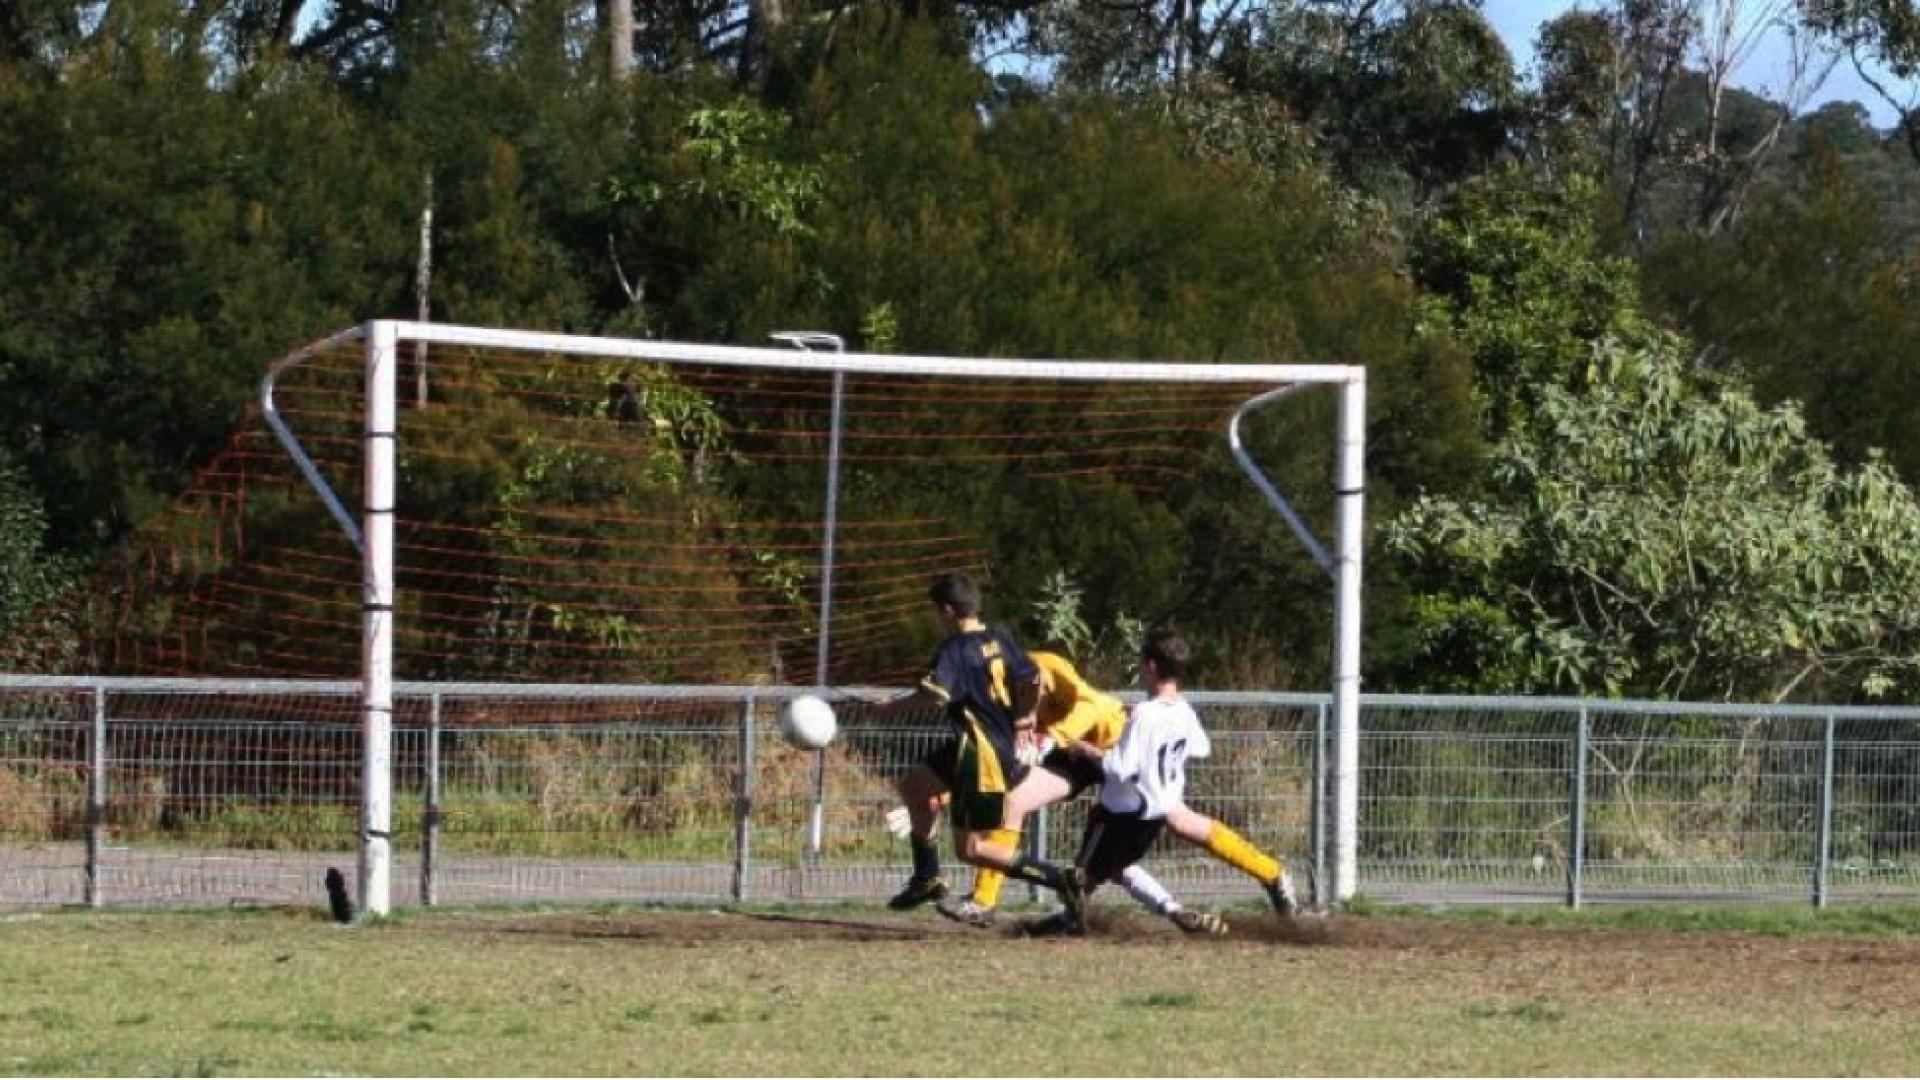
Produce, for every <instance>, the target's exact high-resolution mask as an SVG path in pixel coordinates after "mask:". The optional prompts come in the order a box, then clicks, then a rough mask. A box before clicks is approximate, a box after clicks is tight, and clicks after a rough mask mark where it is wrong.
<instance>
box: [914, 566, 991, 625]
mask: <svg viewBox="0 0 1920 1080" xmlns="http://www.w3.org/2000/svg"><path fill="white" fill-rule="evenodd" d="M927 599H929V600H932V601H933V602H934V603H936V604H939V605H941V606H942V607H946V608H951V609H952V611H953V613H954V614H955V615H958V616H960V617H961V618H965V617H966V616H968V615H978V614H980V586H978V585H975V584H974V583H973V579H972V578H970V577H968V576H967V575H965V574H947V575H945V576H943V577H941V578H940V579H939V580H938V581H935V582H934V583H933V587H932V588H930V589H928V590H927Z"/></svg>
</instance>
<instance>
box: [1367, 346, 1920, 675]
mask: <svg viewBox="0 0 1920 1080" xmlns="http://www.w3.org/2000/svg"><path fill="white" fill-rule="evenodd" d="M1591 362H1592V365H1593V368H1594V379H1593V381H1592V384H1591V385H1590V386H1588V387H1587V388H1586V389H1585V390H1583V391H1582V392H1579V393H1574V392H1572V391H1570V390H1568V389H1566V388H1563V387H1552V388H1549V389H1547V390H1546V391H1545V392H1544V393H1543V394H1542V395H1541V399H1540V403H1539V407H1538V410H1537V412H1536V413H1535V416H1534V418H1533V422H1532V423H1530V424H1529V425H1528V426H1527V427H1526V428H1525V429H1522V430H1518V431H1515V432H1514V433H1512V434H1511V435H1510V436H1509V437H1508V438H1506V439H1505V440H1503V441H1502V442H1501V443H1500V445H1499V446H1498V448H1497V450H1496V452H1495V457H1494V476H1495V480H1496V483H1497V485H1498V487H1497V495H1495V496H1493V497H1489V498H1484V499H1469V500H1458V499H1445V498H1432V499H1427V500H1423V501H1422V502H1420V503H1419V504H1418V505H1416V506H1415V507H1413V508H1412V509H1411V510H1409V511H1408V512H1407V513H1406V514H1405V515H1403V516H1401V517H1400V518H1398V519H1396V520H1394V521H1393V522H1391V523H1389V525H1388V527H1387V543H1388V547H1389V549H1390V550H1392V551H1393V552H1394V553H1395V554H1396V555H1397V556H1399V557H1401V558H1405V559H1409V560H1411V561H1413V562H1415V563H1417V564H1418V565H1419V566H1420V568H1421V572H1422V577H1421V580H1423V581H1425V582H1427V583H1428V584H1429V588H1428V590H1427V591H1426V592H1425V594H1424V595H1423V597H1422V599H1421V602H1420V620H1421V623H1422V626H1423V634H1424V636H1425V640H1426V643H1427V648H1428V657H1429V659H1430V660H1431V661H1433V662H1435V665H1436V666H1435V668H1434V669H1433V670H1434V671H1436V672H1440V673H1444V675H1443V676H1442V678H1443V679H1444V682H1445V685H1446V686H1448V687H1449V688H1461V689H1464V688H1469V687H1470V688H1474V689H1479V690H1486V691H1491V690H1500V691H1505V692H1520V693H1546V692H1565V693H1603V694H1608V695H1614V694H1626V695H1634V696H1650V697H1675V698H1689V697H1693V698H1698V697H1701V696H1712V697H1719V698H1725V699H1728V700H1749V699H1753V698H1765V699H1772V700H1783V699H1786V698H1788V697H1792V696H1795V695H1804V696H1807V697H1810V698H1813V699H1816V700H1833V699H1834V698H1835V697H1840V698H1879V697H1885V696H1888V695H1898V696H1902V697H1906V696H1911V695H1912V694H1913V693H1915V692H1916V690H1920V648H1917V646H1920V504H1917V503H1916V502H1915V501H1914V498H1913V493H1912V491H1911V490H1910V489H1908V488H1907V487H1906V486H1905V485H1904V484H1902V483H1901V482H1900V481H1899V479H1898V478H1897V477H1896V476H1895V475H1894V473H1893V471H1892V470H1891V469H1889V468H1887V466H1886V465H1885V464H1884V463H1883V462H1880V461H1878V460H1874V459H1870V460H1869V461H1867V462H1866V463H1865V464H1863V465H1862V466H1861V467H1859V468H1858V469H1855V470H1852V471H1847V470H1843V469H1841V468H1838V467H1836V466H1835V465H1834V463H1833V461H1832V459H1831V457H1830V456H1829V455H1828V454H1827V452H1826V450H1825V448H1824V447H1823V446H1822V445H1821V444H1820V443H1819V442H1818V441H1816V440H1814V439H1813V438H1812V437H1810V436H1809V435H1808V433H1807V430H1806V425H1805V421H1804V420H1803V419H1802V417H1801V415H1800V413H1799V410H1798V409H1796V408H1794V407H1793V406H1791V405H1782V406H1776V407H1774V408H1772V409H1766V408H1762V407H1761V406H1759V405H1758V404H1757V403H1755V402H1754V400H1753V399H1752V397H1751V396H1750V395H1749V394H1747V393H1746V392H1745V391H1744V390H1742V389H1740V388H1739V387H1738V385H1737V384H1735V383H1732V382H1729V381H1725V380H1721V379H1714V378H1702V377H1700V376H1698V375H1696V374H1695V373H1693V372H1692V371H1691V369H1690V367H1689V365H1688V362H1687V359H1686V357H1685V355H1684V351H1683V349H1682V343H1681V342H1680V341H1678V340H1676V339H1671V338H1668V339H1664V340H1659V341H1655V342H1652V343H1649V344H1643V345H1640V346H1628V345H1624V344H1622V343H1620V342H1615V341H1605V342H1601V343H1599V344H1598V345H1596V346H1595V347H1594V349H1593V351H1592V355H1591Z"/></svg>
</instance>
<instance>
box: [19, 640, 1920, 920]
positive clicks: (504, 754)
mask: <svg viewBox="0 0 1920 1080" xmlns="http://www.w3.org/2000/svg"><path fill="white" fill-rule="evenodd" d="M801 692H803V691H801V690H798V689H794V688H785V687H618V686H605V687H593V686H514V685H462V684H438V685H436V684H403V685H402V686H401V687H399V688H397V693H396V697H395V706H396V712H395V717H394V766H393V767H394V776H393V792H394V821H393V825H394V834H395V844H396V861H395V867H394V901H395V903H396V904H399V905H403V906H404V905H413V904H422V903H428V904H432V903H439V904H489V903H529V902H552V903H570V902H605V901H699V902H715V903H725V902H730V901H740V900H746V901H754V902H820V901H839V900H861V901H871V900H877V899H880V898H883V897H885V896H886V895H888V894H889V893H891V892H892V891H893V890H894V889H895V888H897V887H898V886H899V884H900V882H901V881H902V880H903V879H904V878H905V876H906V873H907V870H908V859H907V852H906V848H905V845H904V844H903V843H901V842H900V841H898V840H897V839H895V838H894V837H893V836H892V835H891V834H890V833H889V832H887V831H886V829H885V827H884V816H885V814H886V811H887V810H888V809H889V808H891V807H892V806H893V805H894V804H895V796H894V794H893V785H894V782H895V780H896V779H897V778H898V777H899V776H900V775H901V774H903V773H904V772H906V771H907V770H908V769H909V768H911V767H912V765H913V764H914V763H915V762H917V761H919V760H920V759H921V758H922V757H924V756H925V755H926V754H927V753H928V752H929V751H931V750H932V749H933V748H934V747H935V746H936V745H938V744H939V743H940V742H941V741H942V740H943V739H944V738H945V737H946V734H947V728H946V726H945V724H944V722H943V721H941V720H940V718H939V717H938V716H937V715H935V714H932V713H929V714H927V715H925V716H919V717H904V718H896V719H894V720H891V721H888V722H886V723H884V724H882V723H878V722H871V721H869V720H868V719H867V718H866V715H865V714H866V709H865V707H864V706H862V705H861V704H859V703H858V702H852V701H848V702H843V703H841V704H840V705H839V706H838V711H839V715H840V721H841V735H840V737H839V738H838V739H836V740H835V741H834V743H833V745H832V746H830V747H829V748H828V749H827V750H826V751H824V752H822V753H818V754H816V753H813V752H804V751H798V750H795V749H793V748H791V747H789V746H787V744H786V743H785V742H784V741H783V740H782V739H781V737H780V735H779V732H778V716H779V710H780V708H781V706H782V705H783V703H784V702H786V701H787V700H789V699H791V698H792V697H793V696H794V695H795V694H797V693H801ZM358 693H359V691H358V687H357V685H356V684H353V683H350V682H339V683H323V682H302V681H276V682H267V681H216V680H156V679H144V680H128V679H81V678H69V679H58V678H45V677H21V676H0V906H6V907H22V906H45V905H77V904H87V903H105V904H114V905H132V904H148V905H156V904H157V905H179V904H286V903H300V904H316V903H320V902H322V900H323V895H324V894H323V892H322V887H321V880H322V877H323V875H324V874H325V872H326V870H327V869H328V868H330V867H338V868H340V869H341V870H342V871H343V872H345V873H346V874H347V876H348V878H349V880H351V879H352V877H353V873H352V871H353V867H354V863H355V858H356V854H355V851H356V841H357V835H358V828H359V827H358V820H359V798H360V769H361V764H360V726H359V718H360V705H359V697H358ZM860 693H861V694H862V695H884V694H885V693H886V692H885V691H873V690H863V691H860ZM1191 697H1192V700H1193V701H1194V703H1195V706H1196V708H1197V709H1198V710H1199V712H1200V715H1201V718H1202V721H1203V723H1204V724H1205V725H1206V727H1207V729H1208V731H1209V732H1210V734H1211V735H1212V738H1213V744H1214V752H1213V755H1212V757H1210V758H1209V759H1207V760H1205V761H1198V762H1194V763H1193V764H1192V767H1191V772H1190V779H1189V801H1190V803H1191V804H1192V806H1193V807H1194V809H1196V810H1198V811H1200V812H1202V813H1205V814H1208V815H1211V816H1213V817H1216V818H1218V819H1220V820H1222V821H1225V822H1227V823H1228V824H1230V825H1231V826H1233V827H1234V828H1235V829H1237V830H1239V831H1240V832H1242V833H1243V834H1245V835H1246V836H1247V837H1248V838H1249V839H1251V840H1253V842H1254V843H1255V844H1257V845H1258V846H1260V847H1261V848H1263V849H1265V850H1267V851H1269V852H1272V853H1274V854H1277V855H1280V856H1282V857H1284V858H1285V859H1286V861H1287V863H1288V865H1289V866H1291V867H1293V868H1294V869H1295V873H1296V877H1297V878H1298V879H1299V882H1300V885H1301V887H1302V888H1303V889H1305V888H1307V887H1309V886H1310V885H1311V883H1312V882H1313V880H1314V879H1315V877H1316V876H1322V877H1323V876H1324V875H1316V870H1318V869H1321V868H1322V866H1323V859H1324V857H1325V852H1326V836H1325V829H1324V827H1323V822H1324V820H1325V819H1324V815H1323V814H1322V813H1321V812H1319V811H1320V810H1321V808H1323V807H1324V806H1325V805H1326V798H1327V794H1328V788H1329V785H1328V782H1327V775H1326V763H1327V762H1328V761H1330V760H1332V748H1331V745H1330V743H1329V740H1330V738H1331V729H1330V726H1329V705H1328V702H1327V700H1326V697H1325V695H1314V694H1259V693H1196V694H1193V695H1191ZM1360 789H1361V793H1362V806H1361V820H1360V825H1361V837H1360V840H1361V843H1360V865H1359V873H1360V891H1361V892H1362V893H1363V894H1364V895H1369V896H1373V897H1376V898H1380V899H1385V900H1400V901H1418V902H1437V903H1447V902H1452V903H1472V902H1493V903H1524V902H1546V903H1571V904H1579V903H1584V902H1620V901H1634V902H1645V901H1661V900H1692V901H1709V900H1770V899H1771V900H1781V899H1810V900H1812V901H1813V902H1816V903H1826V902H1828V901H1830V900H1862V899H1889V898H1907V897H1912V896H1914V895H1915V894H1916V891H1920V800H1917V799H1916V796H1920V710H1897V709H1882V710H1873V709H1817V708H1808V707H1798V706H1771V707H1770V706H1722V705H1711V706H1708V705H1673V704H1666V703H1646V702H1637V703H1636V702H1613V701H1580V700H1574V699H1546V698H1535V699H1528V698H1465V697H1409V696H1387V695H1374V696H1369V697H1368V698H1367V699H1366V700H1365V702H1364V712H1363V716H1362V737H1361V778H1360ZM1089 804H1090V803H1089V800H1086V799H1082V800H1080V801H1078V802H1076V803H1073V804H1068V805H1056V806H1053V807H1049V808H1047V809H1046V810H1044V811H1043V812H1042V813H1041V814H1040V815H1039V816H1037V817H1036V818H1034V819H1032V820H1030V821H1029V822H1028V830H1027V842H1028V844H1029V845H1030V846H1031V847H1032V848H1033V849H1034V850H1036V851H1039V852H1041V853H1043V854H1044V855H1046V856H1047V857H1050V858H1053V859H1056V860H1064V859H1070V858H1071V857H1072V855H1073V853H1074V852H1075V851H1076V850H1077V848H1078V845H1079V839H1080V830H1081V828H1082V826H1083V824H1084V821H1085V816H1086V810H1087V807H1088V805H1089ZM1148 862H1149V865H1150V866H1151V867H1152V869H1153V870H1154V871H1155V872H1156V874H1158V875H1159V876H1160V877H1161V878H1162V880H1163V881H1165V882H1166V884H1167V885H1168V886H1169V887H1170V888H1172V889H1173V890H1174V891H1175V892H1176V893H1177V894H1180V895H1182V896H1183V897H1184V898H1187V899H1190V900H1196V901H1199V902H1203V903H1219V902H1235V901H1238V902H1257V901H1258V900H1259V898H1260V893H1259V891H1258V888H1257V886H1256V885H1255V883H1253V882H1251V881H1249V880H1247V879H1245V878H1243V877H1241V876H1240V875H1238V874H1237V873H1235V872H1234V871H1232V870H1231V869H1229V868H1227V867H1225V866H1224V865H1222V864H1220V863H1218V862H1217V861H1215V860H1213V859H1211V858H1209V857H1208V856H1207V855H1206V854H1205V853H1204V852H1203V851H1200V850H1198V849H1196V848H1193V847H1191V846H1188V845H1186V844H1184V843H1182V842H1181V841H1179V840H1177V839H1176V838H1173V837H1171V836H1169V837H1166V838H1163V839H1162V840H1161V841H1160V842H1159V844H1158V845H1157V846H1156V848H1155V849H1154V851H1153V852H1151V853H1150V854H1149V856H1148ZM949 871H950V874H951V876H952V877H953V878H954V879H955V880H956V884H958V885H960V886H961V887H964V886H965V885H966V883H967V879H968V877H969V875H968V874H967V873H966V872H965V871H964V869H963V868H960V867H957V866H954V865H953V864H952V860H951V857H950V856H949ZM955 871H957V872H955ZM1006 895H1007V896H1008V898H1009V899H1011V900H1019V899H1023V898H1027V897H1029V896H1032V895H1033V894H1032V892H1031V890H1029V889H1028V888H1027V887H1026V886H1022V885H1018V884H1016V885H1013V886H1011V887H1010V888H1009V890H1008V892H1007V894H1006Z"/></svg>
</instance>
